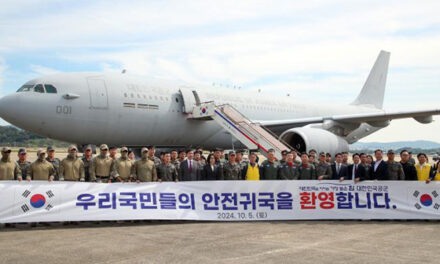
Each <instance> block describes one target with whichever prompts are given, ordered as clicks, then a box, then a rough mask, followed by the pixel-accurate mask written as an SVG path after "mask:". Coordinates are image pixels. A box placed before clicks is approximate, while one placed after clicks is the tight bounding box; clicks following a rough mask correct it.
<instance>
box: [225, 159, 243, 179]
mask: <svg viewBox="0 0 440 264" xmlns="http://www.w3.org/2000/svg"><path fill="white" fill-rule="evenodd" d="M241 170H242V168H241V167H240V165H239V164H238V163H234V164H231V163H230V162H228V163H226V164H225V165H223V179H222V180H225V181H238V180H243V178H242V176H241Z"/></svg>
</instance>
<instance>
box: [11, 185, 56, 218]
mask: <svg viewBox="0 0 440 264" xmlns="http://www.w3.org/2000/svg"><path fill="white" fill-rule="evenodd" d="M54 187H55V186H45V185H30V186H19V187H17V189H16V190H15V203H16V205H17V207H16V208H15V215H16V216H19V215H27V214H41V213H44V214H47V213H55V212H57V211H58V208H57V204H59V203H58V201H59V197H58V196H59V195H57V194H58V192H57V189H56V188H54Z"/></svg>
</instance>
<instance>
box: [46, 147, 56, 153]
mask: <svg viewBox="0 0 440 264" xmlns="http://www.w3.org/2000/svg"><path fill="white" fill-rule="evenodd" d="M46 151H47V152H49V151H55V149H54V148H53V147H52V146H49V147H47V149H46Z"/></svg>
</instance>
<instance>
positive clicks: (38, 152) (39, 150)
mask: <svg viewBox="0 0 440 264" xmlns="http://www.w3.org/2000/svg"><path fill="white" fill-rule="evenodd" d="M41 154H46V151H45V150H44V149H42V148H40V149H38V150H37V156H40V155H41Z"/></svg>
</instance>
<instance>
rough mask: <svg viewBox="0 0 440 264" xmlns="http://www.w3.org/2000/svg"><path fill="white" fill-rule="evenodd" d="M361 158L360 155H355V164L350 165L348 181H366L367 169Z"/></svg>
mask: <svg viewBox="0 0 440 264" xmlns="http://www.w3.org/2000/svg"><path fill="white" fill-rule="evenodd" d="M360 161H361V157H360V155H359V154H358V153H355V154H353V164H351V165H348V170H347V172H348V178H347V179H348V180H354V181H355V182H360V181H363V180H365V177H366V171H365V167H364V166H362V164H361V163H360Z"/></svg>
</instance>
